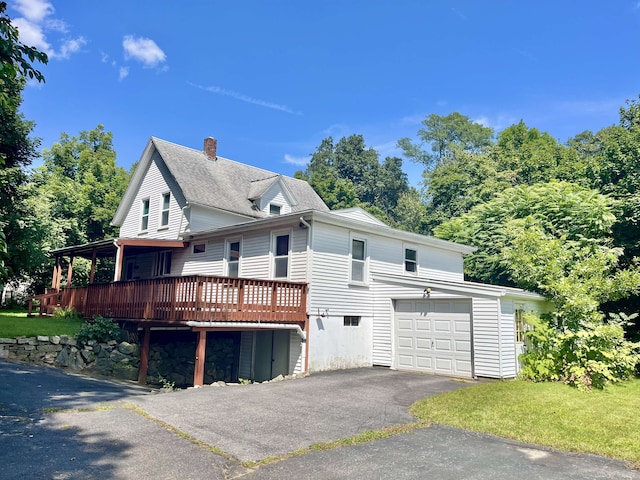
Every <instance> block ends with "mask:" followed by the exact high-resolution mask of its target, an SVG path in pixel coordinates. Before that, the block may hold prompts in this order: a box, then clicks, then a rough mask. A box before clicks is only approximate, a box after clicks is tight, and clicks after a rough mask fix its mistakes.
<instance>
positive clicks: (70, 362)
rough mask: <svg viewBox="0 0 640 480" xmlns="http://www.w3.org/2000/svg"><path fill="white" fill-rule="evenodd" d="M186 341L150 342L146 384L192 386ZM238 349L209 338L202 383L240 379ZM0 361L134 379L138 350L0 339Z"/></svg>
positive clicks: (60, 339) (190, 345) (61, 340)
mask: <svg viewBox="0 0 640 480" xmlns="http://www.w3.org/2000/svg"><path fill="white" fill-rule="evenodd" d="M157 336H158V335H156V337H157ZM194 339H195V336H194ZM189 340H191V339H189ZM189 340H186V341H185V340H184V339H183V338H179V339H171V340H169V339H164V341H161V342H153V341H152V342H151V345H150V348H149V365H148V375H147V382H148V383H149V384H155V385H163V384H164V383H165V382H170V383H172V384H175V385H176V386H177V387H187V386H190V385H193V371H194V366H195V340H191V341H189ZM237 348H239V345H236V344H235V343H234V341H233V338H229V337H226V336H221V337H220V338H218V337H215V338H212V339H211V341H209V342H208V343H207V350H206V357H205V358H206V363H205V376H204V381H205V383H214V382H217V381H223V382H235V381H238V378H237V371H235V370H236V369H235V368H234V365H235V364H237V358H236V355H234V353H235V352H234V350H235V349H237ZM0 358H7V359H10V360H19V361H22V362H29V363H35V364H38V365H50V366H54V367H61V368H67V369H69V370H74V371H86V372H87V373H98V374H100V375H108V376H113V377H116V378H121V379H125V380H137V378H138V369H139V367H140V348H139V346H138V345H137V344H135V343H129V342H116V341H115V340H113V341H110V342H108V343H97V342H94V341H89V342H88V344H87V345H80V344H78V342H77V341H76V340H75V339H74V338H72V337H68V336H66V335H61V336H57V335H56V336H50V337H47V336H37V337H18V338H0Z"/></svg>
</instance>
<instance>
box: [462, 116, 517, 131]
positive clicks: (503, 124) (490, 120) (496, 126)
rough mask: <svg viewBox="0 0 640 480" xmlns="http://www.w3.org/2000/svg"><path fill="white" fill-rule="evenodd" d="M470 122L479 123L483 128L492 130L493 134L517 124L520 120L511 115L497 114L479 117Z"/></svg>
mask: <svg viewBox="0 0 640 480" xmlns="http://www.w3.org/2000/svg"><path fill="white" fill-rule="evenodd" d="M471 121H472V122H475V123H479V124H480V125H482V126H483V127H489V128H492V129H493V131H494V132H499V131H501V130H504V129H505V128H507V127H509V126H511V125H513V124H514V123H518V122H519V121H520V120H519V118H517V117H514V116H513V115H511V114H507V113H497V114H495V115H481V116H479V117H475V118H472V119H471Z"/></svg>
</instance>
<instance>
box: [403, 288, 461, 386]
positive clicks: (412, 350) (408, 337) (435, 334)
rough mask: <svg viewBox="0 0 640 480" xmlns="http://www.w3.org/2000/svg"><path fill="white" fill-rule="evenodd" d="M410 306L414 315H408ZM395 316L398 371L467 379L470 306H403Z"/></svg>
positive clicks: (432, 303) (457, 303)
mask: <svg viewBox="0 0 640 480" xmlns="http://www.w3.org/2000/svg"><path fill="white" fill-rule="evenodd" d="M409 303H410V304H411V308H413V311H408V310H407V309H408V305H409ZM402 305H403V308H404V311H402V312H396V316H395V333H396V335H395V338H396V341H395V344H396V347H395V348H396V365H397V368H399V369H407V370H419V371H424V372H430V373H439V374H443V375H457V376H466V377H470V376H471V375H472V373H473V371H472V362H471V314H470V312H471V302H469V301H448V300H445V301H441V300H429V301H414V302H412V303H411V302H406V301H405V302H404V303H403V304H402Z"/></svg>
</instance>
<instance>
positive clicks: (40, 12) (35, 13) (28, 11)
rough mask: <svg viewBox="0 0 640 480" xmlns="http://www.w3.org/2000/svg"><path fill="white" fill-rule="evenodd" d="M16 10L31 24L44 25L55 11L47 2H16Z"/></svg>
mask: <svg viewBox="0 0 640 480" xmlns="http://www.w3.org/2000/svg"><path fill="white" fill-rule="evenodd" d="M14 8H15V9H16V10H17V11H18V12H20V14H21V15H22V16H23V17H24V18H25V19H26V20H28V21H29V22H33V23H42V21H43V20H44V19H45V18H46V17H48V16H49V15H53V12H54V11H55V9H54V8H53V5H52V4H51V2H47V1H46V0H16V2H15V5H14Z"/></svg>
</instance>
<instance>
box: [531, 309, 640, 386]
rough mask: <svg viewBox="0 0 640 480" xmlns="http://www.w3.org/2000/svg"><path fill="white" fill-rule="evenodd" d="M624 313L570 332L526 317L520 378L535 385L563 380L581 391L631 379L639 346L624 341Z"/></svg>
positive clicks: (544, 320)
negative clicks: (524, 346)
mask: <svg viewBox="0 0 640 480" xmlns="http://www.w3.org/2000/svg"><path fill="white" fill-rule="evenodd" d="M634 317H635V315H634V316H633V317H627V316H625V315H624V314H620V315H615V314H614V315H612V316H611V318H610V319H609V320H607V321H594V320H590V321H585V322H583V323H582V324H581V326H580V328H578V329H576V330H571V329H569V328H567V327H565V326H562V325H556V324H555V323H554V322H553V321H551V320H550V319H542V318H538V317H536V316H534V315H527V316H526V318H525V319H526V321H527V323H528V324H529V325H530V326H531V327H532V328H531V329H530V330H529V331H527V332H526V334H525V335H526V343H527V351H526V352H525V353H524V354H522V355H521V356H520V362H521V364H522V369H521V370H520V376H521V377H522V378H525V379H528V380H532V381H534V382H545V381H562V382H565V383H568V384H569V385H572V386H575V387H578V388H579V389H581V390H590V389H591V388H598V389H601V388H604V387H605V386H606V385H607V384H608V383H613V382H619V381H623V380H627V379H628V378H630V377H632V376H633V374H634V370H635V368H636V365H637V364H638V362H640V343H633V342H629V341H627V340H625V338H624V328H623V325H624V324H626V323H627V322H628V320H629V319H631V318H634Z"/></svg>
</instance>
